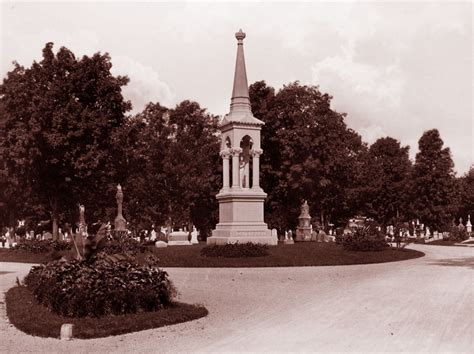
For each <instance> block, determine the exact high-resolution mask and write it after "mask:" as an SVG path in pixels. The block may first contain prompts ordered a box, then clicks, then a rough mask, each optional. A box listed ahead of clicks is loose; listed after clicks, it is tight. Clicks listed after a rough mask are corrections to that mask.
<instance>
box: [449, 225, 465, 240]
mask: <svg viewBox="0 0 474 354" xmlns="http://www.w3.org/2000/svg"><path fill="white" fill-rule="evenodd" d="M468 238H469V234H468V233H467V231H466V229H465V228H464V227H459V226H453V227H452V228H451V230H449V237H448V238H447V240H449V241H455V242H462V241H464V240H467V239H468Z"/></svg>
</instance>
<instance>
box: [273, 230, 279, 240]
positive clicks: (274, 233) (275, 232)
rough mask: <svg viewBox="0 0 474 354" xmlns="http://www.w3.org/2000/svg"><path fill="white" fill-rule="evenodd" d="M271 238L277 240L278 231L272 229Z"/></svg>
mask: <svg viewBox="0 0 474 354" xmlns="http://www.w3.org/2000/svg"><path fill="white" fill-rule="evenodd" d="M272 237H275V238H278V231H277V229H272Z"/></svg>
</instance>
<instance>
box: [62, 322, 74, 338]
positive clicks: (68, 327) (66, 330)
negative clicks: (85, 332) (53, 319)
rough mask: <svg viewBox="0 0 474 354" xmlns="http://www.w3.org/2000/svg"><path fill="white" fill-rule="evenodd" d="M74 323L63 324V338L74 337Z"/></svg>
mask: <svg viewBox="0 0 474 354" xmlns="http://www.w3.org/2000/svg"><path fill="white" fill-rule="evenodd" d="M73 327H74V325H73V324H70V323H65V324H63V325H62V326H61V336H60V338H61V340H71V339H72V329H73Z"/></svg>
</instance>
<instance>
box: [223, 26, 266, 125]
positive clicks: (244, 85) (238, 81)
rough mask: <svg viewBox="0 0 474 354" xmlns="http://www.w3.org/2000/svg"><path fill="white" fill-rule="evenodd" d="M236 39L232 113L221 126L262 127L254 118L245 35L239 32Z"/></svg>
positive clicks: (231, 100)
mask: <svg viewBox="0 0 474 354" xmlns="http://www.w3.org/2000/svg"><path fill="white" fill-rule="evenodd" d="M235 38H237V59H236V61H235V72H234V86H233V88H232V97H231V99H230V112H229V113H228V114H226V115H225V116H224V118H223V119H222V121H221V124H220V125H221V127H224V126H226V125H228V124H247V125H253V126H255V125H257V126H261V125H263V124H264V123H263V122H262V121H261V120H259V119H257V118H255V117H254V116H253V114H252V109H251V106H250V97H249V86H248V82H247V70H246V68H245V57H244V38H245V33H244V32H242V30H239V32H237V33H236V34H235Z"/></svg>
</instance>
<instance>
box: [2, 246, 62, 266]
mask: <svg viewBox="0 0 474 354" xmlns="http://www.w3.org/2000/svg"><path fill="white" fill-rule="evenodd" d="M69 252H70V251H60V252H56V251H55V252H53V251H50V252H45V253H32V252H26V251H23V250H11V249H9V248H0V262H22V263H35V264H37V263H46V262H49V261H51V260H53V259H55V258H56V257H58V255H59V257H58V258H60V257H61V255H63V254H67V253H69Z"/></svg>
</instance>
